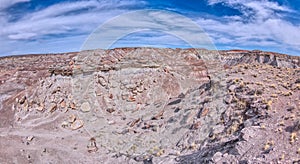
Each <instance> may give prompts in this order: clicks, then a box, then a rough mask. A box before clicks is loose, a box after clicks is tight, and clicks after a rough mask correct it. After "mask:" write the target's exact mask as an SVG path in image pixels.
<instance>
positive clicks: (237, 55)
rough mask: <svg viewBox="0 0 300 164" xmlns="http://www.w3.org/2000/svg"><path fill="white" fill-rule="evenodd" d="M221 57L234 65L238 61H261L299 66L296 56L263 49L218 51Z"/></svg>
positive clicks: (299, 60)
mask: <svg viewBox="0 0 300 164" xmlns="http://www.w3.org/2000/svg"><path fill="white" fill-rule="evenodd" d="M220 54H221V56H222V58H224V59H225V60H226V62H225V63H226V64H228V65H235V64H240V63H253V64H254V63H261V64H268V65H272V66H275V67H288V68H299V67H300V58H299V57H298V56H289V55H284V54H279V53H274V52H264V51H258V50H254V51H245V50H231V51H220Z"/></svg>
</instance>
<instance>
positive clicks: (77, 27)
mask: <svg viewBox="0 0 300 164" xmlns="http://www.w3.org/2000/svg"><path fill="white" fill-rule="evenodd" d="M145 9H153V10H160V11H168V12H172V13H176V14H179V15H182V16H183V17H186V18H188V19H190V20H191V21H192V22H194V23H196V24H197V25H198V26H199V28H201V29H202V30H203V31H204V32H205V33H206V34H207V36H208V37H209V38H210V40H211V42H212V43H213V44H214V45H215V48H216V49H218V50H228V49H246V50H264V51H273V52H279V53H286V54H290V55H298V56H299V55H300V1H299V0H289V1H288V0H277V1H275V0H189V1H180V0H77V1H76V0H43V1H41V0H0V25H1V28H0V56H8V55H19V54H40V53H58V52H73V51H80V50H81V49H82V46H83V44H84V43H85V42H86V40H87V38H88V37H89V36H90V35H91V34H92V33H93V32H94V31H95V30H96V29H99V27H101V26H102V25H103V24H105V23H107V22H110V21H111V20H113V19H116V18H117V17H119V18H120V17H121V18H122V15H124V14H126V13H130V12H135V11H140V10H145ZM120 15H121V16H120ZM156 16H157V17H161V15H159V14H157V15H156ZM142 18H143V17H142V16H141V18H138V19H137V18H132V17H131V19H134V20H136V22H137V20H138V21H144V24H146V25H150V26H151V22H146V23H145V21H150V20H149V19H145V20H142ZM166 18H169V19H171V20H166V21H169V22H170V21H171V22H172V23H173V24H174V26H172V29H173V30H175V31H177V32H178V31H179V32H180V31H182V32H183V31H184V32H185V33H187V32H189V33H190V36H189V37H193V36H194V34H193V32H194V31H188V30H190V29H188V28H183V27H184V26H176V25H180V24H184V23H185V22H182V19H179V18H178V19H177V18H175V17H165V19H166ZM125 19H126V18H124V21H121V22H120V24H119V25H118V26H113V27H112V28H119V29H118V30H122V29H124V28H126V27H127V26H128V24H130V23H126V21H127V22H130V21H128V20H127V19H126V21H125ZM122 24H123V25H124V27H122V26H120V25H122ZM126 25H127V26H126ZM125 26H126V27H125ZM114 30H116V29H114ZM194 37H195V36H194ZM102 39H103V40H105V39H106V38H102ZM137 46H148V47H170V48H176V47H178V48H186V47H189V46H190V45H189V44H188V43H187V42H185V40H183V39H182V38H180V37H178V36H176V35H173V34H172V33H171V34H170V33H168V32H167V31H153V29H151V28H150V29H149V30H148V31H147V30H146V31H136V32H134V33H130V34H128V35H126V36H123V37H122V38H119V40H116V41H115V42H114V44H113V45H111V47H110V48H114V47H137Z"/></svg>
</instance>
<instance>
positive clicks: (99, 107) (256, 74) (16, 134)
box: [0, 48, 300, 163]
mask: <svg viewBox="0 0 300 164" xmlns="http://www.w3.org/2000/svg"><path fill="white" fill-rule="evenodd" d="M299 59H300V57H292V56H288V55H282V54H276V53H270V52H262V51H240V50H233V51H219V52H216V51H208V50H203V49H158V48H118V49H113V50H93V51H84V52H80V53H66V54H49V55H27V56H17V57H5V58H1V59H0V64H1V65H0V66H1V72H0V85H1V88H0V96H1V97H0V102H1V108H0V111H1V114H0V129H1V131H0V133H1V136H3V137H2V138H0V152H1V153H0V161H1V162H12V161H17V162H19V163H22V162H35V163H38V162H41V161H49V162H50V161H51V162H62V161H64V159H65V156H66V155H67V156H68V157H69V158H70V159H71V161H73V162H78V161H80V162H88V163H92V162H93V161H95V160H96V161H99V162H101V161H102V162H104V161H106V162H111V163H112V162H114V163H115V162H124V161H127V162H133V163H135V162H154V163H155V162H162V161H164V162H171V163H174V162H175V161H176V160H177V161H179V162H183V163H184V162H199V163H203V162H208V161H210V162H214V163H216V162H218V161H219V162H222V161H223V162H238V161H242V160H246V161H250V160H252V161H253V162H258V161H261V160H262V161H268V160H277V158H276V157H279V156H280V155H281V154H282V153H283V152H285V151H286V149H293V148H292V147H297V146H300V145H299V142H298V141H296V140H294V139H293V137H292V139H293V146H287V147H284V146H280V145H276V144H275V143H271V140H281V139H280V136H281V135H282V136H285V137H287V138H288V137H290V135H295V134H294V133H295V131H297V128H296V127H297V126H298V125H297V120H296V118H297V116H298V114H299V113H298V107H299V105H300V104H299V95H300V93H299V90H300V85H299V83H300V79H299V77H300V71H299V67H300V63H299ZM279 109H282V110H280V111H279V112H274V111H276V110H279ZM287 115H288V118H284V119H283V120H284V121H285V124H284V125H279V126H278V127H277V124H279V123H278V119H279V118H281V117H285V116H287ZM260 126H264V127H265V128H262V129H255V128H258V127H260ZM295 126H296V127H295ZM278 128H281V131H282V130H283V128H287V129H289V130H286V131H284V132H282V133H280V135H279V134H278V135H277V134H275V132H274V131H273V130H274V129H275V130H277V129H278ZM270 129H271V130H270ZM276 133H277V131H276ZM296 133H298V132H296ZM274 134H275V137H273V138H270V137H267V138H265V139H263V137H262V138H261V141H260V140H255V139H251V136H253V135H254V136H264V135H269V136H274ZM246 136H250V138H249V137H248V138H245V137H246ZM243 137H244V138H243ZM7 140H9V141H10V142H5V141H7ZM267 140H268V141H267ZM269 140H270V141H269ZM289 141H290V140H282V141H281V142H282V143H284V144H287V145H288V144H289ZM264 142H266V143H264ZM267 142H269V143H267ZM251 144H252V145H253V144H254V145H256V147H255V148H251V146H249V145H251ZM261 144H262V145H263V144H268V146H269V147H268V148H266V150H264V148H263V149H261ZM12 145H13V146H12ZM240 145H242V146H243V147H244V148H240V147H239V146H240ZM270 147H271V148H272V150H273V148H274V150H275V149H277V150H280V151H271V148H270ZM269 148H270V150H269ZM248 149H249V150H248ZM281 150H282V151H281ZM233 151H236V152H235V153H233ZM246 151H249V152H251V154H254V155H255V159H254V156H251V155H248V154H247V155H245V152H246ZM265 151H269V153H268V155H265V156H266V157H259V156H260V155H261V154H264V153H265ZM296 153H297V151H296V150H295V151H293V152H291V153H288V154H285V155H286V156H288V158H286V159H285V161H289V160H292V158H293V157H295V156H296ZM278 160H280V159H278Z"/></svg>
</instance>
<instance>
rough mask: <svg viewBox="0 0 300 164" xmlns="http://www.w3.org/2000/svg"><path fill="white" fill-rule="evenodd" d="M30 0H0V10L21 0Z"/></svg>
mask: <svg viewBox="0 0 300 164" xmlns="http://www.w3.org/2000/svg"><path fill="white" fill-rule="evenodd" d="M29 1H30V0H1V1H0V11H1V10H2V9H6V8H8V7H10V6H12V5H14V4H16V3H20V2H29Z"/></svg>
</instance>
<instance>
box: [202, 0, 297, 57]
mask: <svg viewBox="0 0 300 164" xmlns="http://www.w3.org/2000/svg"><path fill="white" fill-rule="evenodd" d="M217 3H223V5H227V6H229V7H232V8H235V9H238V10H239V11H240V12H241V13H242V15H235V16H230V17H228V16H226V17H223V18H224V20H222V21H219V20H212V19H203V18H201V19H198V23H199V24H200V25H201V26H202V27H203V28H204V29H205V30H207V31H208V32H209V33H210V34H211V36H212V37H213V38H214V41H215V42H216V44H228V43H229V41H231V42H232V44H231V45H240V46H247V45H248V46H258V47H261V48H263V47H266V48H269V47H276V48H277V49H278V50H280V49H290V50H296V51H300V37H297V36H300V25H299V24H292V23H290V22H289V20H287V19H286V18H285V17H284V15H283V13H284V14H293V12H295V11H293V10H292V9H290V8H288V7H287V6H282V5H279V4H278V3H277V2H271V1H267V0H260V1H257V0H254V1H250V0H226V1H225V0H209V4H210V5H214V4H217ZM248 20H250V21H248ZM216 34H218V35H216ZM216 36H217V37H216Z"/></svg>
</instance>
